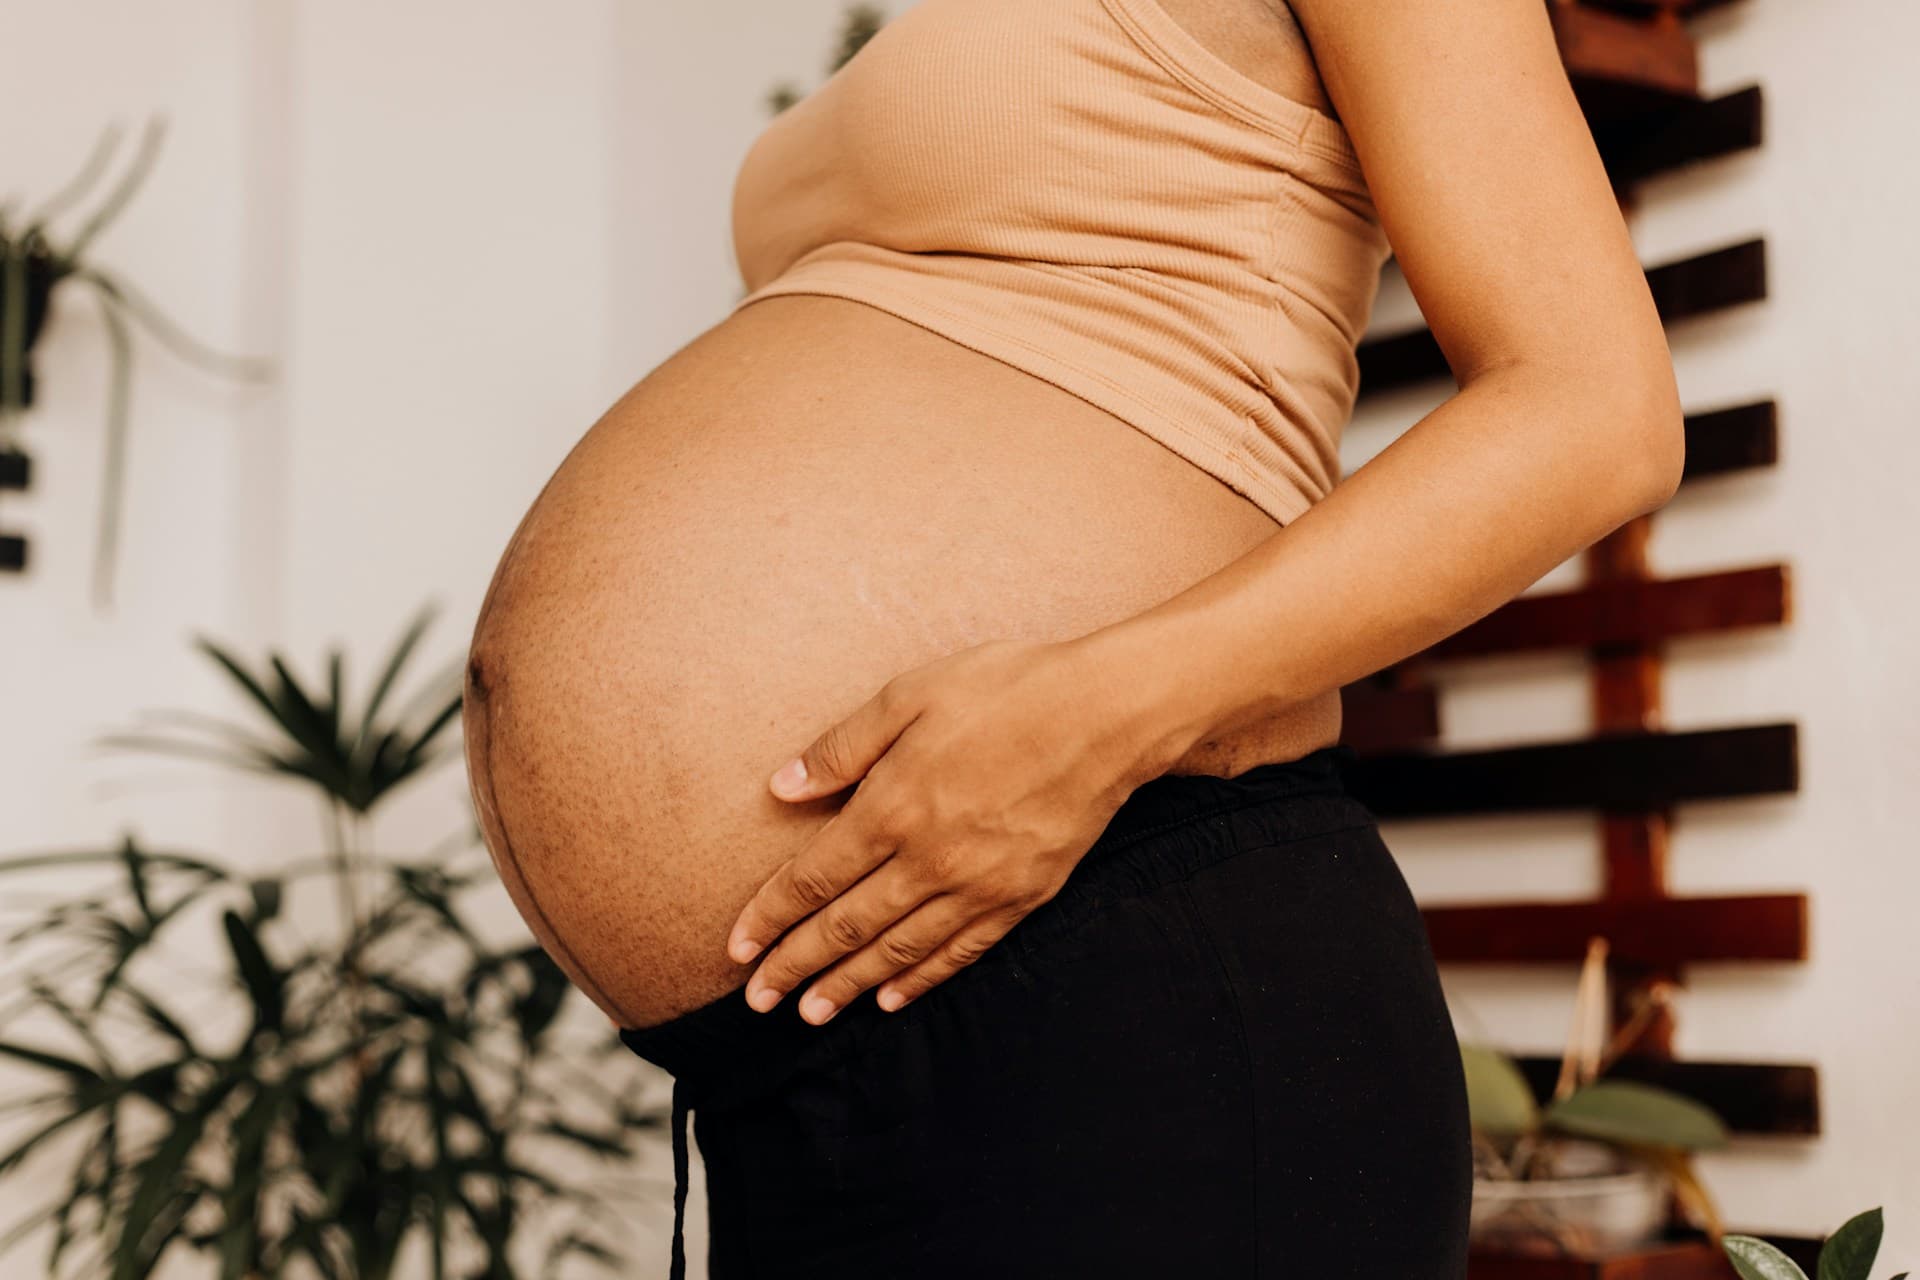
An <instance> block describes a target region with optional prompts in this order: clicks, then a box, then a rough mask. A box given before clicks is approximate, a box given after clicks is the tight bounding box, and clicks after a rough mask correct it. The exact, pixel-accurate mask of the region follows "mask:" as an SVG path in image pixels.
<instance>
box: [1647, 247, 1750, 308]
mask: <svg viewBox="0 0 1920 1280" xmlns="http://www.w3.org/2000/svg"><path fill="white" fill-rule="evenodd" d="M1647 287H1648V288H1649V289H1651V290H1652V291H1653V302H1654V306H1655V307H1656V308H1658V310H1659V312H1660V318H1661V319H1662V320H1665V321H1667V322H1669V323H1671V322H1672V321H1675V320H1686V319H1691V318H1692V317H1694V316H1700V315H1705V314H1707V313H1708V312H1710V311H1720V310H1724V309H1725V308H1727V307H1733V306H1738V305H1740V304H1741V303H1743V302H1758V301H1759V300H1761V299H1762V298H1764V297H1766V296H1767V242H1766V241H1765V240H1762V239H1753V240H1743V241H1741V242H1740V243H1738V244H1730V245H1726V246H1724V247H1722V248H1719V249H1714V250H1711V251H1709V252H1707V253H1700V254H1695V255H1694V256H1693V257H1691V258H1682V259H1680V260H1679V261H1678V262H1669V263H1667V264H1666V265H1665V266H1661V267H1655V268H1654V269H1653V270H1652V271H1649V272H1647Z"/></svg>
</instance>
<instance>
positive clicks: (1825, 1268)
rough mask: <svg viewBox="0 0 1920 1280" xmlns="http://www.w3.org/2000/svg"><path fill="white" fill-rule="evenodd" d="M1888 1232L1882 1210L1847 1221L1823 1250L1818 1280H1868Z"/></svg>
mask: <svg viewBox="0 0 1920 1280" xmlns="http://www.w3.org/2000/svg"><path fill="white" fill-rule="evenodd" d="M1884 1230H1885V1223H1884V1221H1883V1220H1882V1218H1881V1216H1880V1210H1878V1209H1869V1210H1867V1211H1866V1212H1865V1213H1861V1214H1856V1215H1854V1216H1853V1217H1851V1218H1849V1219H1847V1221H1846V1222H1845V1223H1844V1224H1842V1225H1841V1227H1840V1229H1839V1230H1838V1231H1836V1232H1834V1233H1833V1234H1832V1235H1830V1236H1828V1237H1827V1243H1826V1244H1825V1245H1824V1246H1822V1248H1821V1250H1820V1270H1819V1275H1818V1276H1817V1277H1816V1280H1867V1276H1868V1273H1869V1272H1871V1271H1872V1270H1873V1260H1874V1258H1875V1257H1876V1256H1878V1255H1879V1253H1880V1237H1881V1234H1882V1233H1883V1231H1884Z"/></svg>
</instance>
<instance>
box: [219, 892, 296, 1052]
mask: <svg viewBox="0 0 1920 1280" xmlns="http://www.w3.org/2000/svg"><path fill="white" fill-rule="evenodd" d="M220 922H221V924H222V925H224V926H225V927H226V931H227V944H228V946H230V947H231V948H232V949H233V961H234V964H235V966H236V967H237V968H238V969H239V970H240V978H241V980H242V981H243V982H245V983H246V986H247V994H248V995H249V996H251V997H252V998H253V1026H254V1030H255V1032H256V1033H258V1032H261V1031H273V1030H277V1029H278V1028H279V1026H280V1020H281V1017H282V1015H283V1014H284V1013H285V997H284V995H283V993H282V991H281V986H280V974H279V972H278V971H277V970H276V969H275V968H274V967H273V963H272V962H271V961H270V960H268V959H267V953H266V952H265V951H264V950H263V949H262V948H261V946H260V939H259V938H257V937H256V936H254V932H253V929H252V928H251V927H250V926H249V925H248V924H247V922H246V921H245V920H242V919H241V918H240V915H239V913H238V912H236V911H233V910H231V909H229V910H228V911H226V912H224V913H222V915H221V917H220Z"/></svg>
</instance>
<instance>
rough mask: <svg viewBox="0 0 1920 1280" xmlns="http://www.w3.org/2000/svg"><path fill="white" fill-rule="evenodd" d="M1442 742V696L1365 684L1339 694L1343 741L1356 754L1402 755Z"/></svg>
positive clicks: (1426, 690)
mask: <svg viewBox="0 0 1920 1280" xmlns="http://www.w3.org/2000/svg"><path fill="white" fill-rule="evenodd" d="M1439 738H1440V695H1439V694H1438V693H1436V692H1435V691H1434V690H1433V689H1431V688H1427V687H1415V688H1407V689H1393V688H1384V687H1381V686H1379V685H1375V684H1372V683H1369V682H1367V681H1364V680H1363V681H1360V682H1357V683H1355V684H1350V685H1347V686H1346V687H1345V688H1343V689H1341V690H1340V741H1341V742H1343V743H1345V744H1346V745H1348V746H1350V747H1352V748H1353V749H1354V750H1355V751H1360V752H1375V753H1377V752H1386V751H1401V750H1406V749H1408V748H1411V747H1415V746H1420V745H1422V744H1426V743H1432V742H1436V741H1438V740H1439Z"/></svg>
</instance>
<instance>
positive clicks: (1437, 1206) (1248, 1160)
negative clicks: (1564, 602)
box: [622, 746, 1471, 1280]
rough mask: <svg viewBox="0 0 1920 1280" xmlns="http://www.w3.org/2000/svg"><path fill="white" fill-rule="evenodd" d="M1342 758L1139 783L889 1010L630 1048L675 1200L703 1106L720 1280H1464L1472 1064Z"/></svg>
mask: <svg viewBox="0 0 1920 1280" xmlns="http://www.w3.org/2000/svg"><path fill="white" fill-rule="evenodd" d="M1350 759H1351V750H1350V749H1349V748H1347V747H1344V746H1339V747H1327V748H1323V749H1321V750H1319V751H1316V752H1314V753H1312V754H1311V755H1308V756H1305V757H1303V758H1302V759H1299V760H1295V761H1290V762H1286V763H1282V764H1269V765H1262V766H1259V767H1257V768H1255V769H1252V770H1250V771H1248V772H1247V773H1244V774H1242V775H1241V776H1240V777H1238V778H1232V779H1225V778H1213V777H1174V776H1169V777H1163V778H1159V779H1156V780H1154V781H1152V782H1149V783H1148V784H1146V785H1145V786H1143V787H1141V788H1140V789H1139V790H1137V791H1136V792H1135V793H1134V794H1133V796H1132V797H1131V798H1130V799H1129V800H1128V801H1127V803H1126V804H1125V805H1124V806H1122V808H1121V809H1120V810H1119V812H1118V813H1117V814H1115V816H1114V818H1113V820H1112V822H1111V823H1110V824H1109V826H1108V828H1107V830H1106V831H1105V833H1104V834H1102V836H1101V837H1100V840H1099V841H1098V843H1096V844H1095V846H1094V847H1093V848H1092V850H1090V851H1089V852H1088V854H1087V855H1086V857H1085V858H1084V859H1083V860H1082V861H1081V862H1080V864H1079V865H1078V866H1077V867H1076V868H1075V870H1074V873H1073V875H1072V876H1071V877H1070V878H1069V879H1068V881H1067V883H1066V885H1065V886H1064V887H1063V888H1062V889H1061V891H1060V892H1059V893H1058V894H1057V895H1056V896H1055V897H1054V898H1053V899H1052V900H1050V901H1049V902H1047V903H1045V904H1044V905H1042V906H1041V907H1040V908H1039V909H1038V910H1036V911H1034V912H1033V913H1032V914H1030V915H1029V916H1027V917H1026V919H1024V920H1022V921H1021V922H1020V923H1019V924H1018V925H1016V926H1015V927H1014V929H1013V931H1012V932H1011V933H1009V934H1008V935H1007V936H1006V937H1005V938H1004V939H1003V940H1002V941H1001V942H1000V943H999V944H998V945H996V946H995V947H994V948H993V949H992V950H991V951H989V952H988V954H987V955H986V956H985V957H984V958H983V959H982V960H981V961H979V962H978V963H976V964H974V965H972V966H971V967H969V968H967V969H965V970H962V971H961V973H960V974H958V975H957V976H955V977H954V978H952V979H950V980H948V981H947V982H946V983H944V984H942V985H941V986H938V987H935V988H934V989H933V990H932V991H930V992H928V993H926V994H925V995H923V996H921V997H920V998H919V999H918V1000H916V1001H914V1002H913V1003H912V1004H909V1005H907V1006H906V1008H904V1009H902V1010H901V1011H899V1012H898V1013H892V1014H889V1013H884V1012H882V1011H881V1010H880V1009H879V1007H878V1006H877V1005H875V1004H874V1002H873V996H872V993H871V992H868V993H867V994H865V995H863V996H861V997H860V998H859V999H858V1000H856V1001H854V1002H853V1003H852V1004H851V1005H849V1006H847V1007H846V1008H845V1009H843V1010H842V1011H841V1012H840V1014H839V1015H838V1016H837V1017H835V1018H834V1019H833V1020H832V1021H830V1022H828V1023H827V1024H826V1025H825V1026H823V1027H814V1026H811V1025H809V1024H808V1023H805V1022H803V1021H801V1020H800V1018H799V1016H798V1014H797V1013H796V1012H795V1006H796V1005H797V1004H798V995H799V993H800V991H803V990H804V989H805V988H804V984H803V985H802V986H801V987H800V988H796V990H795V992H793V993H790V994H789V995H788V996H787V998H786V999H785V1000H784V1001H782V1003H781V1004H780V1005H779V1006H778V1007H777V1008H775V1009H774V1010H773V1011H772V1012H770V1013H755V1012H754V1011H753V1010H751V1009H749V1008H748V1007H747V1004H746V1001H745V1000H744V999H743V998H742V996H741V994H740V993H739V992H738V991H735V992H732V993H730V994H728V995H725V996H722V997H720V998H719V999H717V1000H715V1001H713V1002H712V1003H711V1004H708V1005H705V1006H703V1007H701V1008H699V1009H696V1010H693V1011H692V1012H690V1013H687V1014H685V1015H683V1016H681V1017H679V1018H675V1019H673V1020H671V1021H669V1022H666V1023H663V1024H660V1025H658V1026H654V1027H648V1028H643V1029H640V1030H628V1031H625V1032H623V1033H622V1037H623V1039H625V1041H626V1042H627V1044H628V1045H629V1046H630V1047H631V1048H632V1049H633V1050H634V1051H635V1052H636V1053H638V1054H639V1055H640V1056H641V1057H643V1058H645V1059H647V1060H649V1061H651V1062H654V1063H657V1064H659V1065H660V1066H662V1067H664V1068H666V1069H667V1070H668V1071H670V1072H672V1073H673V1074H674V1076H675V1078H676V1086H675V1102H676V1115H675V1135H674V1136H675V1139H676V1143H677V1144H678V1149H677V1151H676V1155H677V1157H678V1161H677V1163H678V1166H679V1167H678V1168H677V1170H676V1173H677V1175H678V1177H679V1180H680V1186H679V1188H678V1192H679V1195H680V1196H681V1197H683V1196H684V1189H685V1156H686V1150H685V1137H684V1133H683V1132H682V1130H681V1123H682V1121H683V1119H684V1116H685V1114H686V1111H685V1109H686V1108H688V1107H691V1109H692V1114H693V1120H694V1134H695V1136H696V1137H697V1139H698V1141H699V1146H700V1151H701V1153H702V1155H703V1156H704V1157H705V1160H706V1167H707V1190H708V1212H709V1220H710V1223H711V1245H710V1252H709V1267H710V1271H711V1275H712V1277H713V1280H735V1278H736V1277H756V1278H757V1277H776V1276H777V1277H783V1278H790V1280H800V1278H801V1277H832V1278H833V1280H848V1278H849V1277H893V1276H899V1277H910V1278H913V1280H940V1278H943V1277H966V1278H967V1280H977V1278H978V1277H981V1276H994V1277H1007V1278H1009V1280H1014V1278H1020V1277H1048V1278H1049V1280H1053V1278H1056V1277H1080V1276H1088V1277H1134V1276H1139V1277H1169V1276H1195V1277H1207V1278H1212V1277H1233V1278H1237V1277H1254V1276H1261V1277H1300V1278H1301V1280H1343V1278H1345V1277H1367V1278H1368V1280H1385V1278H1386V1277H1392V1278H1393V1280H1459V1277H1461V1276H1464V1275H1465V1273H1466V1224H1467V1204H1468V1198H1469V1191H1470V1185H1471V1159H1470V1151H1469V1143H1468V1131H1467V1106H1466V1089H1465V1084H1464V1081H1463V1079H1462V1075H1461V1068H1460V1061H1459V1056H1458V1048H1457V1045H1456V1042H1455V1039H1454V1034H1453V1028H1452V1025H1451V1022H1450V1021H1449V1019H1448V1015H1447V1010H1446V1007H1445V1005H1444V1003H1443V1001H1442V998H1441V992H1440V986H1439V980H1438V975H1437V974H1436V972H1435V970H1434V962H1433V955H1432V952H1431V951H1430V949H1429V947H1428V944H1427V938H1426V932H1425V929H1424V928H1423V926H1422V923H1421V919H1420V915H1419V912H1418V911H1417V910H1416V908H1415V906H1414V903H1413V899H1412V896H1411V895H1410V893H1409V892H1408V889H1407V885H1406V881H1405V880H1404V879H1403V878H1402V877H1401V874H1400V870H1399V868H1398V867H1397V866H1396V865H1395V863H1394V860H1393V857H1392V855H1391V854H1390V853H1389V852H1388V850H1387V848H1386V846H1385V845H1384V844H1383V843H1382V842H1381V839H1380V835H1379V833H1378V831H1377V829H1376V828H1375V826H1374V822H1373V817H1372V815H1371V814H1370V813H1369V812H1368V811H1367V810H1366V809H1365V808H1364V807H1363V806H1362V805H1361V804H1360V803H1359V802H1358V801H1357V800H1355V799H1354V798H1353V797H1351V796H1350V795H1348V794H1347V792H1346V791H1345V789H1344V787H1343V779H1342V769H1343V768H1344V765H1345V763H1346V762H1347V761H1348V760H1350ZM676 1208H678V1205H676ZM679 1248H680V1245H679V1236H678V1214H677V1213H676V1236H675V1252H676V1259H675V1261H676V1269H678V1265H679V1262H680V1260H679V1258H678V1256H677V1255H678V1252H679Z"/></svg>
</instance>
